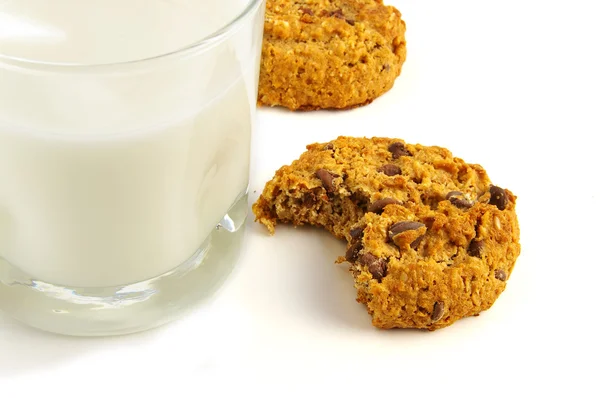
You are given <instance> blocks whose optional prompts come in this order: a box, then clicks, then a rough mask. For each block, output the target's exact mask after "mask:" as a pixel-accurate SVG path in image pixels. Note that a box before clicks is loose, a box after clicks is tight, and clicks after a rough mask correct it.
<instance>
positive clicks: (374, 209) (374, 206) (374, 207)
mask: <svg viewBox="0 0 600 398" xmlns="http://www.w3.org/2000/svg"><path fill="white" fill-rule="evenodd" d="M397 204H400V202H398V201H397V200H396V199H392V198H385V199H379V200H376V201H375V202H373V203H371V204H370V205H369V207H368V208H367V212H369V213H375V214H381V213H383V209H385V207H386V206H387V205H397Z"/></svg>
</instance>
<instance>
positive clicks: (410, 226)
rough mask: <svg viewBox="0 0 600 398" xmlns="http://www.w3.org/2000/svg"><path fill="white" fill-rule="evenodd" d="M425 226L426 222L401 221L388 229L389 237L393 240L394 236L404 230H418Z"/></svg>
mask: <svg viewBox="0 0 600 398" xmlns="http://www.w3.org/2000/svg"><path fill="white" fill-rule="evenodd" d="M424 226H425V224H423V223H420V222H416V221H400V222H397V223H396V224H394V225H392V226H391V227H390V229H389V230H388V237H389V238H390V240H393V238H394V236H396V235H399V234H401V233H402V232H406V231H416V230H417V229H419V228H421V227H424Z"/></svg>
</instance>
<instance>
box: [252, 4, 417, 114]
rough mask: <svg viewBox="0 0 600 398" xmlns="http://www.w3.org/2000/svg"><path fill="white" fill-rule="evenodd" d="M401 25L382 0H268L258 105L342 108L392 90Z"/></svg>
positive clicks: (400, 59)
mask: <svg viewBox="0 0 600 398" xmlns="http://www.w3.org/2000/svg"><path fill="white" fill-rule="evenodd" d="M404 32H405V24H404V22H403V21H402V19H401V14H400V12H399V11H398V10H396V9H395V8H394V7H391V6H385V5H383V3H382V1H381V0H267V10H266V17H265V29H264V43H263V50H262V60H261V71H260V83H259V94H258V103H259V104H260V105H269V106H284V107H287V108H289V109H292V110H296V109H304V110H311V109H345V108H352V107H356V106H360V105H365V104H368V103H370V102H372V101H373V100H374V99H375V98H377V97H378V96H380V95H381V94H383V93H384V92H386V91H388V90H389V89H391V88H392V86H393V84H394V81H395V79H396V78H397V77H398V75H399V74H400V71H401V69H402V64H403V63H404V60H405V59H406V41H405V38H404Z"/></svg>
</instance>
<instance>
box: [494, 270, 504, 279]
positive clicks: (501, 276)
mask: <svg viewBox="0 0 600 398" xmlns="http://www.w3.org/2000/svg"><path fill="white" fill-rule="evenodd" d="M494 274H495V276H496V279H498V280H499V281H502V282H504V281H506V272H504V270H502V269H497V270H496V272H495V273H494Z"/></svg>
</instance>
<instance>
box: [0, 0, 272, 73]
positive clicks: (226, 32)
mask: <svg viewBox="0 0 600 398" xmlns="http://www.w3.org/2000/svg"><path fill="white" fill-rule="evenodd" d="M264 1H266V0H249V1H248V5H247V6H246V8H245V9H244V10H243V11H242V12H241V13H240V14H238V15H237V16H236V17H235V18H233V19H232V20H230V21H229V22H227V23H226V24H225V25H224V26H222V27H221V28H219V29H217V30H215V31H214V32H212V33H210V34H209V35H207V36H204V37H203V38H201V39H199V40H198V41H194V42H192V43H190V44H188V45H186V46H184V47H180V48H177V49H175V50H172V51H168V52H163V53H161V54H157V55H153V56H150V57H145V58H140V59H133V60H128V61H117V62H106V63H92V64H83V63H81V64H80V63H70V62H47V61H40V60H35V59H30V58H21V57H15V56H11V55H8V54H3V53H2V52H0V63H2V61H7V62H9V63H13V64H18V65H20V66H22V67H26V68H39V67H43V68H52V69H65V70H72V71H76V70H80V69H89V68H94V69H97V68H102V69H104V68H107V69H108V68H114V67H119V66H123V67H126V66H130V65H131V66H133V65H137V64H142V63H147V62H152V61H158V60H162V59H165V58H171V57H175V56H183V55H186V54H188V53H191V52H196V51H199V52H202V51H204V50H207V49H209V48H211V47H212V46H213V45H215V44H217V43H219V42H221V41H223V40H225V39H226V38H228V37H229V36H230V35H231V34H233V33H234V31H235V29H236V28H237V27H238V26H239V25H241V24H242V23H243V22H244V21H245V20H246V19H247V18H249V17H250V15H252V14H254V13H255V12H256V10H257V9H258V8H259V6H260V5H261V4H262V3H263V2H264Z"/></svg>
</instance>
